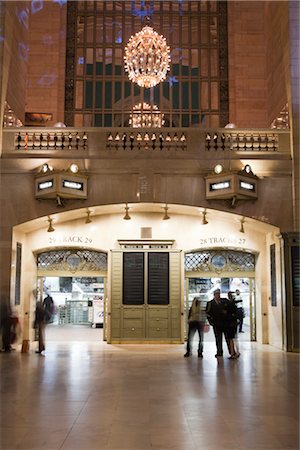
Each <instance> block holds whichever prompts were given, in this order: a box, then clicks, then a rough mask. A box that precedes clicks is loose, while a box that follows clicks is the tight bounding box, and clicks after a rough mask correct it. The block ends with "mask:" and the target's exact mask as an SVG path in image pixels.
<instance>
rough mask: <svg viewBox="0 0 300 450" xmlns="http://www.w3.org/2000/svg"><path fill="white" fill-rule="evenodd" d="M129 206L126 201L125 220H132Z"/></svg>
mask: <svg viewBox="0 0 300 450" xmlns="http://www.w3.org/2000/svg"><path fill="white" fill-rule="evenodd" d="M128 211H129V206H128V204H127V203H125V216H124V217H123V219H124V220H131V217H130V215H129V212H128Z"/></svg>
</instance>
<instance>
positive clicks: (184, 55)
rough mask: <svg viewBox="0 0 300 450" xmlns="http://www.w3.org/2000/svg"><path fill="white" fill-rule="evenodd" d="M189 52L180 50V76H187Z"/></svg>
mask: <svg viewBox="0 0 300 450" xmlns="http://www.w3.org/2000/svg"><path fill="white" fill-rule="evenodd" d="M189 65H190V61H189V50H187V49H183V50H182V75H189Z"/></svg>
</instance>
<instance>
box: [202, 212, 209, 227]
mask: <svg viewBox="0 0 300 450" xmlns="http://www.w3.org/2000/svg"><path fill="white" fill-rule="evenodd" d="M206 214H207V212H206V209H204V211H202V225H207V224H208V221H207V220H206Z"/></svg>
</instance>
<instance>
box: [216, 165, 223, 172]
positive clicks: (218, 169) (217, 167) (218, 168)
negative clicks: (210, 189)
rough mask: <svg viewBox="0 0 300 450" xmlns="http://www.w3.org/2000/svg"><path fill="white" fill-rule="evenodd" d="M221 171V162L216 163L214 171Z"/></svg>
mask: <svg viewBox="0 0 300 450" xmlns="http://www.w3.org/2000/svg"><path fill="white" fill-rule="evenodd" d="M222 171H223V166H222V165H221V164H217V165H216V166H215V167H214V172H215V173H216V174H219V173H222Z"/></svg>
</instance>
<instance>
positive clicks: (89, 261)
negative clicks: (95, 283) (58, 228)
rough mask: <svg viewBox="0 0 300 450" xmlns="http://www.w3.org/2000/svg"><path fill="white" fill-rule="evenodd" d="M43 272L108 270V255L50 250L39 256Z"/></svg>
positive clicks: (88, 251)
mask: <svg viewBox="0 0 300 450" xmlns="http://www.w3.org/2000/svg"><path fill="white" fill-rule="evenodd" d="M37 267H38V269H41V270H53V271H54V270H69V271H71V272H76V271H78V270H80V271H99V270H103V271H106V270H107V254H106V253H104V252H97V251H93V250H79V249H67V250H50V251H49V252H43V253H40V254H38V255H37Z"/></svg>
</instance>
